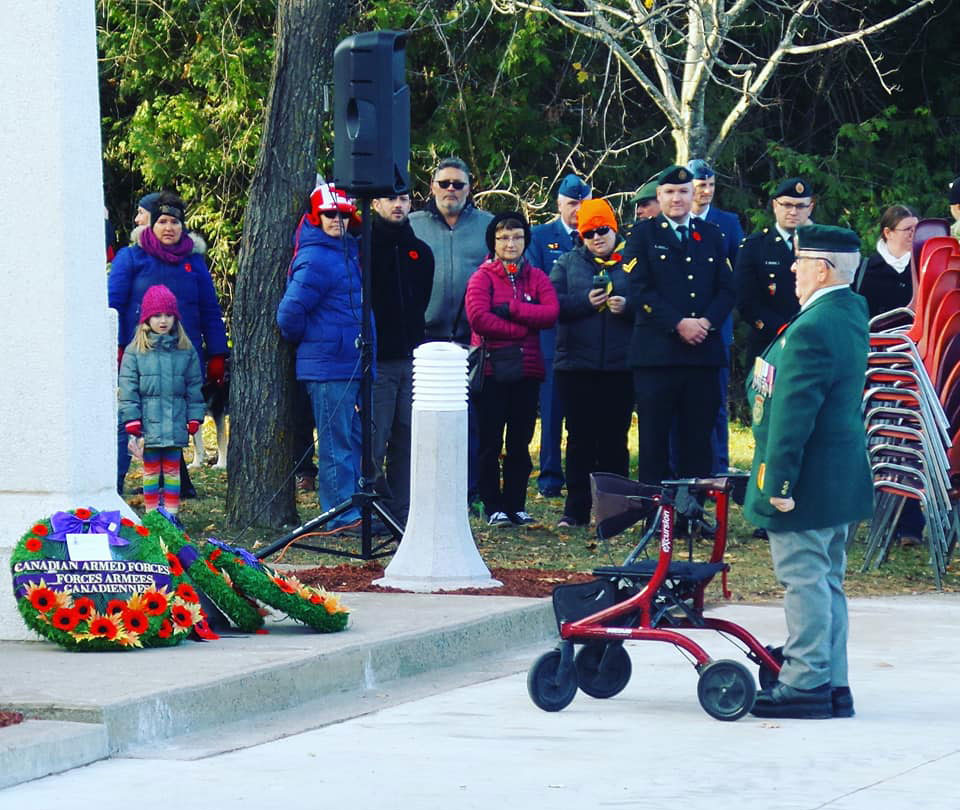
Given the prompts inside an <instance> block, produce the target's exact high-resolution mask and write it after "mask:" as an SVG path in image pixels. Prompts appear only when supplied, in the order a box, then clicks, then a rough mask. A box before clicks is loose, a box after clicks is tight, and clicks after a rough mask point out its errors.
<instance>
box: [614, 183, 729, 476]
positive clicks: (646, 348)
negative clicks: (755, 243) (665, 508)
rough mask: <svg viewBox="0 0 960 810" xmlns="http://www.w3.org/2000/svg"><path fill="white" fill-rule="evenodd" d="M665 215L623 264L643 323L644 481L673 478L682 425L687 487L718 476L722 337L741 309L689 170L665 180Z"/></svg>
mask: <svg viewBox="0 0 960 810" xmlns="http://www.w3.org/2000/svg"><path fill="white" fill-rule="evenodd" d="M657 200H658V201H659V202H660V208H661V211H662V213H661V214H660V215H659V216H657V217H655V218H654V219H648V220H644V221H643V222H638V223H636V224H635V225H634V227H633V230H632V231H631V233H630V237H629V238H628V240H627V244H626V249H625V250H624V256H623V269H624V272H625V273H628V274H629V278H630V301H629V303H630V306H631V307H632V308H633V310H634V312H635V313H636V321H635V324H634V329H633V339H632V342H631V345H630V364H631V366H632V367H633V368H634V387H635V393H636V397H637V428H638V431H637V433H638V443H639V446H638V456H639V465H638V478H639V479H640V480H641V481H644V482H647V483H653V484H657V483H659V482H660V481H661V480H663V479H664V478H668V477H669V476H670V474H671V471H670V468H669V467H670V465H669V461H668V453H667V437H668V435H669V427H670V424H671V422H672V421H673V418H674V415H676V416H677V417H678V418H679V430H678V432H677V433H678V437H677V438H678V447H677V469H676V470H675V471H674V472H675V474H677V475H679V476H681V477H688V476H707V475H710V474H711V472H712V470H711V465H712V451H711V445H710V433H711V431H712V430H713V425H714V422H715V421H716V417H717V410H718V408H719V407H720V390H719V388H718V386H717V369H718V368H720V367H721V366H723V365H724V363H726V351H725V349H724V346H723V340H722V339H721V337H720V331H719V328H720V326H721V324H722V323H723V321H724V319H725V318H726V317H727V315H729V314H730V310H731V309H732V308H733V300H734V294H733V274H732V273H731V271H730V264H729V262H728V261H727V254H726V252H725V251H724V242H723V234H721V232H720V229H719V228H718V227H717V226H716V225H714V224H713V223H710V222H703V221H701V220H698V219H696V218H693V217H691V216H690V209H691V207H692V204H693V175H692V173H691V172H690V171H689V169H687V168H686V167H684V166H670V167H669V168H667V169H664V170H663V172H662V173H661V174H660V177H659V180H658V185H657Z"/></svg>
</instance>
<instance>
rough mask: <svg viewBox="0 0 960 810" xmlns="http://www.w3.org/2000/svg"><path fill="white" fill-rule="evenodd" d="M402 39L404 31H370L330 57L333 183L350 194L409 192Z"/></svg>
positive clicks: (407, 97)
mask: <svg viewBox="0 0 960 810" xmlns="http://www.w3.org/2000/svg"><path fill="white" fill-rule="evenodd" d="M406 41H407V34H406V32H404V31H369V32H367V33H363V34H354V35H353V36H351V37H347V38H346V39H345V40H343V41H342V42H341V43H340V44H339V45H337V49H336V50H335V51H334V53H333V116H334V117H333V135H334V141H333V182H334V185H335V186H336V187H337V188H339V189H343V190H344V191H348V192H350V193H351V194H354V195H358V196H366V197H389V196H393V195H395V194H401V193H404V192H407V191H409V189H410V173H409V169H408V164H409V162H410V88H409V87H407V84H406V77H405V75H404V70H405V59H406V50H405V49H406Z"/></svg>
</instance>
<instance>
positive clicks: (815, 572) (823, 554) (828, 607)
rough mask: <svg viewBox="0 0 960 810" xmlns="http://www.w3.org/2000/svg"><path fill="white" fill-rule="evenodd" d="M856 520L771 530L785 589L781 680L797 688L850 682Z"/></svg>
mask: <svg viewBox="0 0 960 810" xmlns="http://www.w3.org/2000/svg"><path fill="white" fill-rule="evenodd" d="M852 529H853V524H849V523H845V524H843V525H840V526H831V527H829V528H826V529H808V530H806V531H799V532H774V531H768V532H767V533H768V535H769V537H770V556H771V557H773V571H774V573H775V574H776V575H777V579H778V580H779V581H780V584H781V585H783V587H784V588H785V589H786V593H785V595H784V599H783V607H784V611H785V612H786V615H787V642H786V644H784V647H783V654H784V658H785V663H784V665H783V668H782V669H781V670H780V680H781V681H782V682H783V683H785V684H787V685H788V686H793V687H794V688H796V689H813V688H815V687H817V686H821V685H823V684H825V683H829V684H831V685H832V686H834V687H837V686H847V684H848V681H847V598H846V596H845V595H844V593H843V578H844V575H845V574H846V570H847V537H848V535H849V533H850V531H852Z"/></svg>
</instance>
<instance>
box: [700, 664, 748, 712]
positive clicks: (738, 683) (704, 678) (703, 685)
mask: <svg viewBox="0 0 960 810" xmlns="http://www.w3.org/2000/svg"><path fill="white" fill-rule="evenodd" d="M756 696H757V687H756V684H755V683H754V681H753V675H752V674H751V673H750V670H749V669H747V668H746V667H745V666H744V665H743V664H741V663H740V662H739V661H711V662H710V663H709V664H707V665H706V666H705V667H704V668H703V669H702V670H700V680H699V681H698V683H697V697H698V698H700V705H701V706H703V710H704V711H705V712H706V713H707V714H709V715H710V716H711V717H713V718H715V719H717V720H739V719H740V718H741V717H743V716H744V715H745V714H746V713H747V712H749V711H750V709H752V708H753V701H754V700H755V699H756Z"/></svg>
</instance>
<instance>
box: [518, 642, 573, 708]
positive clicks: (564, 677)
mask: <svg viewBox="0 0 960 810" xmlns="http://www.w3.org/2000/svg"><path fill="white" fill-rule="evenodd" d="M568 661H569V659H568ZM527 692H529V694H530V699H531V700H532V701H533V702H534V703H535V704H536V705H537V706H538V707H540V708H541V709H543V710H544V711H545V712H559V711H560V710H561V709H565V708H566V707H567V706H569V705H570V701H572V700H573V699H574V697H576V694H577V670H576V668H575V667H574V666H573V663H572V662H570V663H568V664H567V665H566V666H562V655H561V653H560V650H550V652H546V653H544V654H543V655H541V656H540V657H539V658H538V659H537V660H536V661H535V662H534V664H533V666H532V667H530V672H529V673H527Z"/></svg>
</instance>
